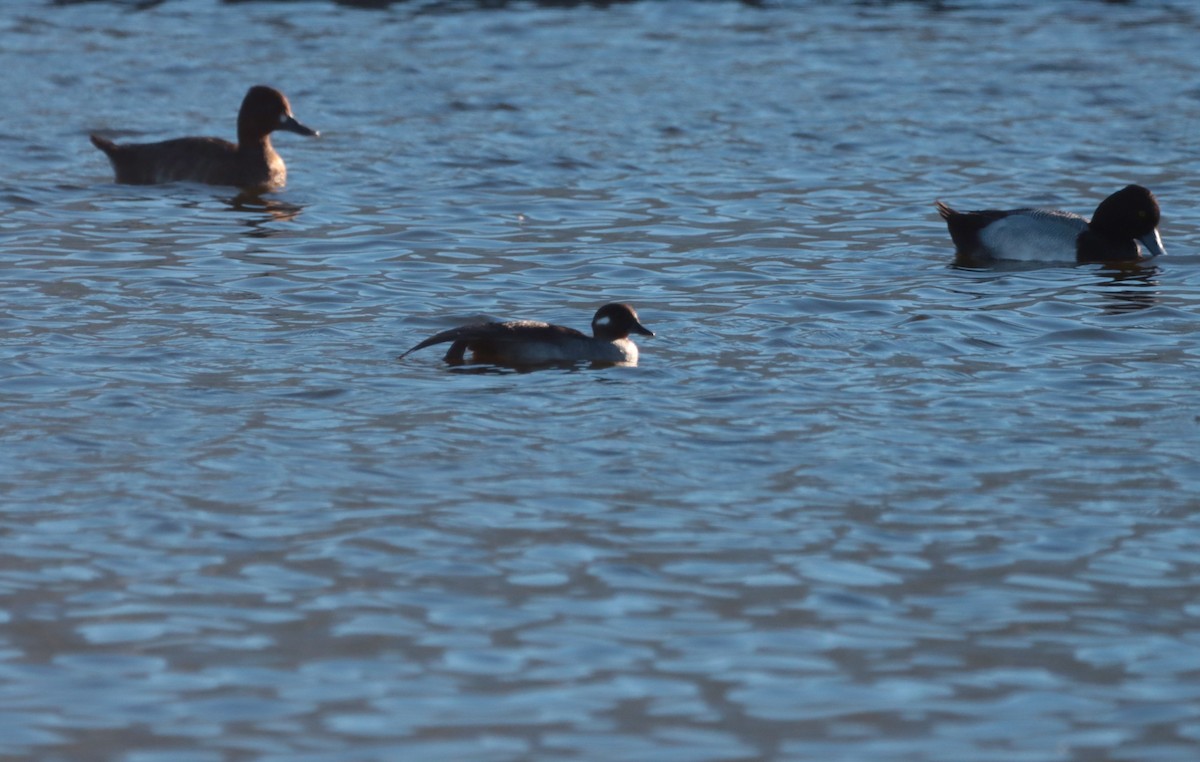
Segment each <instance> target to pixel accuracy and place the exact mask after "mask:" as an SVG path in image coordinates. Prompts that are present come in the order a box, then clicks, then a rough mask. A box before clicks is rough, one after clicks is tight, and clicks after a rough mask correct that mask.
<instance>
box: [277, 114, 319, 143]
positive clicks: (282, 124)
mask: <svg viewBox="0 0 1200 762" xmlns="http://www.w3.org/2000/svg"><path fill="white" fill-rule="evenodd" d="M277 129H280V130H285V131H287V132H294V133H296V134H297V135H306V136H308V137H311V138H315V137H319V136H320V134H321V133H319V132H317V131H316V130H314V129H313V128H311V127H306V126H305V125H303V124H300V122H298V121H296V117H294V116H292V115H291V114H284V115H283V116H282V117H280V119H279V127H278V128H277Z"/></svg>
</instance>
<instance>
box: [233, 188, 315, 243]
mask: <svg viewBox="0 0 1200 762" xmlns="http://www.w3.org/2000/svg"><path fill="white" fill-rule="evenodd" d="M227 203H228V204H229V208H230V209H232V210H234V211H237V212H247V213H249V214H250V215H251V216H249V217H247V218H246V220H245V223H244V224H245V225H246V226H248V227H249V228H251V231H250V235H251V236H256V237H261V238H266V237H268V236H271V235H274V233H275V231H277V230H278V228H275V227H274V226H268V225H267V224H265V223H268V222H270V223H276V222H289V221H291V220H294V219H295V218H296V217H297V216H298V215H299V214H300V212H302V211H303V210H304V207H303V206H301V205H299V204H291V203H287V202H285V201H280V200H279V199H275V198H270V197H265V196H263V195H262V194H261V193H253V192H249V191H243V192H241V193H239V194H238V195H237V196H235V197H233V198H231V199H229V201H228V202H227ZM264 213H265V215H266V216H265V217H264V216H263V215H264Z"/></svg>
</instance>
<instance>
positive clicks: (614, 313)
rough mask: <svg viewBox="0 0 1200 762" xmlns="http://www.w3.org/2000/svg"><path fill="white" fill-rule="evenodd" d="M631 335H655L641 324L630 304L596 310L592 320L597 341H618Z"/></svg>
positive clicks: (608, 305)
mask: <svg viewBox="0 0 1200 762" xmlns="http://www.w3.org/2000/svg"><path fill="white" fill-rule="evenodd" d="M631 333H640V334H641V335H643V336H653V335H654V331H651V330H650V329H649V328H647V327H646V326H644V325H642V324H641V322H640V321H639V320H638V316H637V313H636V312H634V310H633V307H630V306H629V305H628V304H617V303H616V302H614V303H612V304H606V305H604V306H603V307H601V308H600V309H598V310H596V316H595V317H593V318H592V335H593V336H595V337H596V338H597V339H602V340H604V341H616V340H617V339H624V338H625V337H627V336H629V334H631Z"/></svg>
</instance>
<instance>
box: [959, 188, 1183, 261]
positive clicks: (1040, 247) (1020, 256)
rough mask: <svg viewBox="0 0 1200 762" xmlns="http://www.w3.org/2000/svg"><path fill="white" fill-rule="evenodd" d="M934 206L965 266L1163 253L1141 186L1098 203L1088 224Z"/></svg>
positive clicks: (1061, 215)
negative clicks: (972, 263) (970, 264)
mask: <svg viewBox="0 0 1200 762" xmlns="http://www.w3.org/2000/svg"><path fill="white" fill-rule="evenodd" d="M936 207H937V210H938V214H940V215H941V216H942V219H943V220H945V221H946V226H947V227H948V228H949V229H950V238H951V239H952V240H953V241H954V246H955V248H957V249H958V253H959V257H960V259H962V260H964V261H967V262H975V263H986V262H989V261H994V260H1023V261H1036V262H1048V261H1049V262H1055V261H1057V262H1063V261H1069V262H1079V263H1083V262H1132V261H1137V260H1139V259H1148V258H1152V257H1158V256H1162V255H1163V254H1165V253H1166V249H1164V248H1163V242H1162V238H1161V237H1160V236H1159V233H1158V223H1159V217H1160V212H1159V208H1158V201H1157V200H1156V199H1155V198H1154V194H1153V193H1151V192H1150V191H1149V190H1147V189H1146V188H1143V187H1142V186H1140V185H1127V186H1125V187H1124V188H1122V189H1121V190H1119V191H1117V192H1116V193H1114V194H1112V195H1111V196H1109V197H1108V198H1106V199H1104V200H1103V201H1101V202H1100V205H1099V206H1097V207H1096V211H1095V212H1094V213H1093V214H1092V218H1091V220H1090V221H1089V220H1087V219H1086V218H1084V217H1080V216H1079V215H1077V214H1072V213H1071V212H1063V211H1059V210H1056V209H1009V210H998V209H984V210H981V211H974V212H959V211H956V210H954V209H952V208H951V207H950V206H948V205H947V204H944V203H943V202H941V201H937V202H936Z"/></svg>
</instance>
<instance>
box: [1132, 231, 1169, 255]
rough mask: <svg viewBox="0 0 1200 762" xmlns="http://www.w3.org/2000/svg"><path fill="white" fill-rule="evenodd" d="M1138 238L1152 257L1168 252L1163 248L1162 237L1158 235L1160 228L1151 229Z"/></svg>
mask: <svg viewBox="0 0 1200 762" xmlns="http://www.w3.org/2000/svg"><path fill="white" fill-rule="evenodd" d="M1138 240H1139V241H1141V243H1142V245H1143V246H1145V247H1146V252H1147V253H1148V254H1149V255H1150V256H1152V257H1161V256H1162V255H1163V254H1166V253H1167V250H1166V249H1164V248H1163V242H1162V238H1161V237H1160V236H1159V235H1158V228H1155V229H1154V230H1151V231H1150V232H1149V233H1147V234H1146V235H1144V236H1142V237H1141V238H1139V239H1138Z"/></svg>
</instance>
